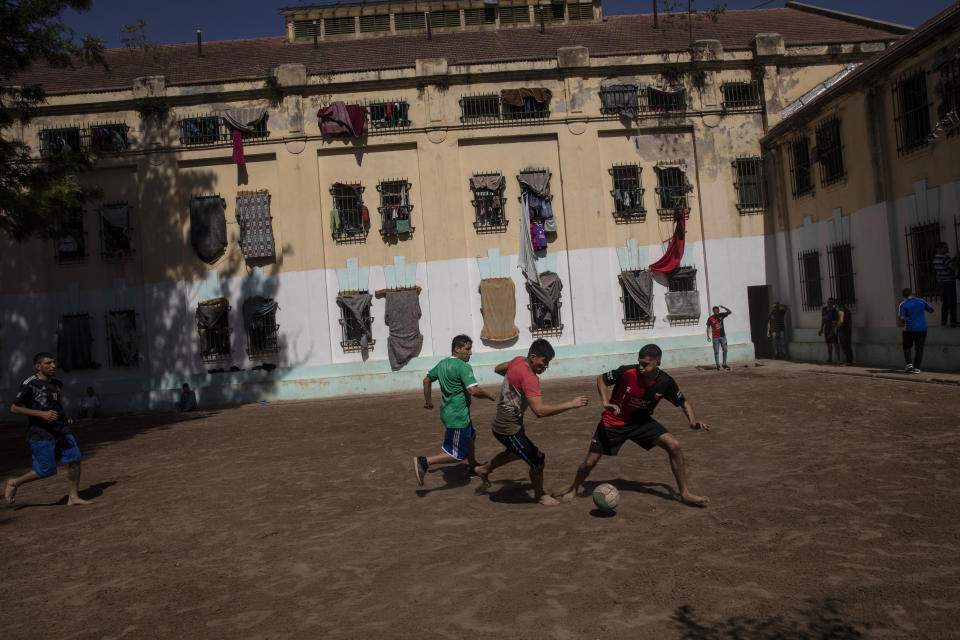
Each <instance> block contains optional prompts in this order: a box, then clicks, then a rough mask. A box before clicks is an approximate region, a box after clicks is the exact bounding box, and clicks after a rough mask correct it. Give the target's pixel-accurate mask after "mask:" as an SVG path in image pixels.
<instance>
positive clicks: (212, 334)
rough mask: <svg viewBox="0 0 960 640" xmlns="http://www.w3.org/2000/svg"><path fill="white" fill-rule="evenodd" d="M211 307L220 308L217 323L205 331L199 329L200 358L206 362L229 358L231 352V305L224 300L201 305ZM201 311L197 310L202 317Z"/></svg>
mask: <svg viewBox="0 0 960 640" xmlns="http://www.w3.org/2000/svg"><path fill="white" fill-rule="evenodd" d="M204 306H210V307H218V309H217V312H218V313H219V315H218V317H217V319H216V321H215V322H212V323H211V324H210V325H209V326H207V327H206V328H205V329H199V334H200V357H201V358H203V360H204V362H212V361H215V360H222V359H224V358H229V357H230V354H231V350H230V319H229V312H230V305H229V304H227V301H226V300H225V299H224V298H218V299H216V300H208V301H205V302H201V303H200V307H204ZM200 313H201V310H200V309H198V310H197V315H200Z"/></svg>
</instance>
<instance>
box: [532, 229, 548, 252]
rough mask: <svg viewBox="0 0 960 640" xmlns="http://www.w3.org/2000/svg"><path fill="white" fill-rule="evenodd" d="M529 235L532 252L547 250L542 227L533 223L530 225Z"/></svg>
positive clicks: (545, 237) (545, 236) (545, 235)
mask: <svg viewBox="0 0 960 640" xmlns="http://www.w3.org/2000/svg"><path fill="white" fill-rule="evenodd" d="M530 234H531V235H532V236H533V250H534V251H542V250H544V249H546V248H547V234H546V233H545V232H544V229H543V225H542V224H539V223H536V222H534V223H533V224H531V225H530Z"/></svg>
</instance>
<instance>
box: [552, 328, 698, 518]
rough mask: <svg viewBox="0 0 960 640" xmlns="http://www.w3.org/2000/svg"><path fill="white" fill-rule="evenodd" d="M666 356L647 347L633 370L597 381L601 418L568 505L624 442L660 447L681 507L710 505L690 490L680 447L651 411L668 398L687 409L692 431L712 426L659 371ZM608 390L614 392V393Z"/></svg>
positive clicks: (567, 498) (618, 371) (617, 371)
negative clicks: (604, 459) (603, 459)
mask: <svg viewBox="0 0 960 640" xmlns="http://www.w3.org/2000/svg"><path fill="white" fill-rule="evenodd" d="M662 355H663V352H662V351H661V350H660V347H658V346H657V345H655V344H648V345H646V346H645V347H643V348H642V349H640V353H639V355H638V359H637V364H636V365H635V366H631V365H625V366H623V367H620V368H619V369H615V370H613V371H608V372H607V373H604V374H602V375H599V376H597V391H598V392H599V393H600V399H601V400H602V401H603V408H604V412H603V416H602V417H601V419H600V424H598V425H597V430H596V432H595V433H594V435H593V439H592V440H591V441H590V449H589V451H588V452H587V458H586V459H585V460H584V461H583V463H582V464H581V465H580V467H579V468H578V469H577V475H576V477H575V478H574V480H573V484H572V485H571V486H570V488H569V489H568V490H567V492H566V493H564V494H563V496H562V497H561V499H562V500H563V501H564V502H570V501H571V500H573V498H574V497H576V495H577V490H578V489H579V488H580V485H582V484H583V481H584V480H586V479H587V476H588V475H590V472H591V471H592V470H593V468H594V467H595V466H597V463H598V462H600V457H601V456H605V455H606V456H615V455H617V452H618V451H620V447H621V446H622V445H623V443H624V442H626V441H627V440H633V441H634V442H636V443H637V444H638V445H640V446H641V447H643V448H644V449H646V450H647V451H649V450H650V449H652V448H653V447H654V446H657V447H660V448H661V449H664V450H665V451H666V452H667V455H669V456H670V468H671V469H672V470H673V476H674V477H675V478H676V479H677V488H678V489H679V490H680V499H681V500H682V501H683V502H685V503H687V504H691V505H706V504H707V502H708V499H707V497H706V496H698V495H695V494H693V493H691V492H690V489H689V487H688V486H687V474H686V471H685V470H684V461H683V451H681V450H680V443H679V442H677V439H676V438H675V437H673V436H672V435H671V434H670V433H669V432H668V431H667V430H666V429H665V428H664V427H663V425H661V424H660V423H659V422H657V421H656V420H654V419H653V410H654V409H656V407H657V403H658V402H660V398H666V399H667V400H669V401H670V402H672V403H673V404H674V405H676V406H678V407H680V408H681V409H683V413H684V414H685V415H686V416H687V419H688V420H690V428H691V429H703V430H705V431H707V430H709V429H710V425H708V424H707V423H705V422H699V421H698V420H697V419H696V417H695V416H694V414H693V406H691V404H690V401H689V400H687V398H686V397H685V396H684V395H683V393H681V392H680V388H679V387H678V386H677V383H676V382H675V381H674V379H673V378H671V377H670V376H669V375H667V373H666V372H665V371H661V370H660V358H661V356H662ZM610 387H613V393H612V394H611V392H610Z"/></svg>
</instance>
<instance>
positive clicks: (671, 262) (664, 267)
mask: <svg viewBox="0 0 960 640" xmlns="http://www.w3.org/2000/svg"><path fill="white" fill-rule="evenodd" d="M686 217H687V210H686V209H677V211H676V212H675V213H674V214H673V219H674V220H675V221H676V223H677V227H676V230H675V231H674V232H673V238H671V239H670V245H669V246H668V247H667V252H666V253H664V254H663V257H661V258H660V259H659V260H657V261H656V262H654V263H653V264H651V265H650V270H651V271H659V272H660V273H670V272H671V271H673V270H674V269H676V268H677V267H679V266H680V261H681V260H683V246H684V242H685V236H686V232H687V226H686V223H685V222H684V220H685V218H686Z"/></svg>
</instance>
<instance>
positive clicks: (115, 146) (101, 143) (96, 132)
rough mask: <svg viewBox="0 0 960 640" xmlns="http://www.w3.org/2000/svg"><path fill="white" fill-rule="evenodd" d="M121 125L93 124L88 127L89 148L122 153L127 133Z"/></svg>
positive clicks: (127, 128) (124, 126)
mask: <svg viewBox="0 0 960 640" xmlns="http://www.w3.org/2000/svg"><path fill="white" fill-rule="evenodd" d="M128 130H129V127H127V125H126V124H123V123H115V124H95V125H93V126H92V127H90V147H91V148H92V149H96V150H98V151H123V150H124V149H126V148H127V131H128Z"/></svg>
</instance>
